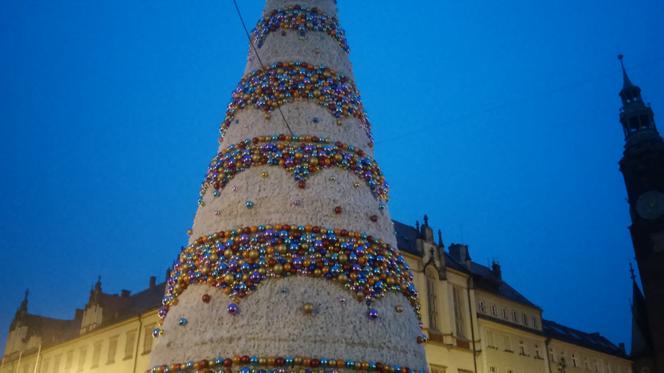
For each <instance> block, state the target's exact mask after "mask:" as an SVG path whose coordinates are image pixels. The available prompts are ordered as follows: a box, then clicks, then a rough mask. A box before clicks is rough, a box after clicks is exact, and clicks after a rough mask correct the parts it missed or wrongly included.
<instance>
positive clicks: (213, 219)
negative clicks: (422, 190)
mask: <svg viewBox="0 0 664 373" xmlns="http://www.w3.org/2000/svg"><path fill="white" fill-rule="evenodd" d="M348 55H349V47H348V43H347V41H346V38H345V35H344V32H343V30H342V29H341V28H340V26H339V23H338V20H337V18H336V1H334V0H298V1H293V0H268V1H267V4H266V6H265V9H264V13H263V18H262V19H261V20H260V21H259V22H258V24H257V25H256V28H255V29H254V30H253V32H252V33H251V43H250V51H249V58H248V61H247V67H246V70H245V74H244V76H243V77H242V79H241V81H240V83H239V85H238V87H237V88H236V89H235V91H234V92H233V94H232V100H231V103H230V104H229V106H228V109H227V112H226V117H225V119H224V121H223V122H222V124H221V134H220V146H219V149H218V153H217V155H216V156H215V157H214V158H213V160H212V162H211V163H210V166H209V168H208V170H207V174H206V177H205V179H204V181H203V185H202V187H201V192H200V199H199V208H198V211H197V213H196V217H195V219H194V224H193V226H192V228H191V230H190V231H189V232H188V233H189V234H190V239H189V244H188V245H187V246H186V247H184V248H183V249H182V251H181V253H180V255H179V257H178V258H177V260H176V262H175V264H174V266H173V268H172V271H171V275H170V277H169V279H168V283H167V289H166V294H165V297H164V302H163V303H164V305H163V307H162V309H161V310H160V313H159V314H160V317H161V318H162V323H161V325H160V326H159V327H158V328H156V329H155V330H154V331H153V334H154V336H155V337H156V338H157V344H156V346H155V349H154V351H153V353H152V366H154V368H153V369H152V371H153V372H167V371H170V372H177V371H180V370H181V371H192V372H193V371H224V370H233V371H240V370H243V371H252V370H256V371H259V370H264V371H275V370H276V371H278V370H286V371H290V370H303V369H305V370H306V369H313V370H337V371H344V370H376V371H390V372H392V371H417V370H426V369H427V368H426V361H425V357H424V350H423V347H422V345H421V344H422V343H423V342H424V340H425V338H424V336H423V334H422V331H421V330H420V321H419V301H418V299H417V293H416V291H415V287H414V285H413V283H412V274H411V272H410V270H409V268H408V265H407V263H406V261H405V259H404V258H403V257H402V256H401V255H400V253H399V252H398V250H397V247H396V238H395V235H394V230H393V226H392V221H391V219H390V216H389V213H388V211H387V208H386V203H387V199H388V186H387V184H386V182H385V179H384V177H383V174H382V172H381V170H380V168H379V167H378V164H377V163H376V162H375V161H374V159H373V157H372V156H373V140H372V138H371V130H370V124H369V120H368V118H367V115H366V113H365V111H364V108H363V106H362V103H361V101H360V94H359V91H358V89H357V87H356V86H355V83H354V81H353V73H352V68H351V64H350V60H349V57H348Z"/></svg>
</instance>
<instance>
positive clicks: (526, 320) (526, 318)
mask: <svg viewBox="0 0 664 373" xmlns="http://www.w3.org/2000/svg"><path fill="white" fill-rule="evenodd" d="M521 316H522V318H523V325H525V326H528V315H526V313H525V312H524V313H523V315H521Z"/></svg>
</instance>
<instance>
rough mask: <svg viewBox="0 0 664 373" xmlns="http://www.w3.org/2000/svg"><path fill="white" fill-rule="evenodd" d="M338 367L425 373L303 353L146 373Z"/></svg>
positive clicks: (271, 372) (269, 372) (270, 372)
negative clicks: (308, 355)
mask: <svg viewBox="0 0 664 373" xmlns="http://www.w3.org/2000/svg"><path fill="white" fill-rule="evenodd" d="M337 369H347V370H358V371H365V372H380V373H424V370H421V369H420V370H416V369H412V368H408V367H402V366H399V365H389V364H384V363H381V362H375V361H356V360H344V359H326V358H307V357H301V356H297V357H294V356H283V357H281V356H270V357H258V356H249V355H244V356H239V355H236V356H233V357H232V358H223V357H217V358H214V359H209V360H198V361H188V362H186V363H183V364H178V363H175V364H170V365H161V366H157V367H154V368H152V369H148V370H147V373H177V372H183V373H184V372H187V373H189V372H191V373H193V372H208V371H209V372H225V371H233V372H236V371H239V372H241V373H283V372H292V371H305V372H329V371H336V370H337Z"/></svg>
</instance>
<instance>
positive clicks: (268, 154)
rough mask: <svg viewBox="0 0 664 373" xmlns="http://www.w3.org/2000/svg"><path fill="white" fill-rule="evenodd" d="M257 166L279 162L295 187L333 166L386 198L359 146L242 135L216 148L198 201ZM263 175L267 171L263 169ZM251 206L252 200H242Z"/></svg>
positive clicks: (382, 182) (379, 174) (381, 198)
mask: <svg viewBox="0 0 664 373" xmlns="http://www.w3.org/2000/svg"><path fill="white" fill-rule="evenodd" d="M257 166H279V167H282V168H284V169H285V170H286V171H287V172H289V173H291V174H292V175H293V177H294V179H295V180H296V182H297V183H298V186H299V187H301V188H302V187H305V186H306V180H307V178H308V177H309V176H311V175H313V174H315V173H316V172H318V171H320V170H322V169H325V168H331V167H337V168H341V169H344V170H348V171H350V172H352V173H354V174H355V175H356V176H357V177H358V178H360V179H361V180H364V182H365V183H366V184H367V186H368V187H369V188H370V189H371V192H372V194H373V195H374V197H376V198H377V199H378V200H379V201H382V202H385V201H387V198H388V191H389V187H388V185H387V183H386V182H385V177H384V176H383V173H382V172H381V171H380V168H379V167H378V164H377V163H376V162H375V161H374V160H373V159H372V158H370V157H368V156H367V155H366V153H365V152H364V151H363V150H362V149H358V148H356V147H354V146H352V145H347V144H343V143H341V142H335V143H331V142H329V141H328V140H326V139H324V138H321V137H316V136H288V135H275V136H261V137H255V138H253V139H246V140H244V141H242V142H240V143H237V144H233V145H231V146H229V147H227V148H225V149H224V150H222V151H221V152H219V153H218V154H217V155H216V156H215V157H214V158H213V159H212V162H210V166H209V168H208V171H207V174H206V177H205V181H204V182H203V186H202V187H201V192H200V199H199V204H201V203H203V197H204V196H205V194H206V193H207V191H208V190H210V189H212V190H213V193H212V194H213V196H214V197H219V196H220V195H221V190H222V189H223V188H224V187H225V186H226V185H227V184H228V183H229V182H230V181H231V179H233V177H235V175H237V174H239V173H240V172H242V171H245V170H247V169H249V168H251V167H257ZM262 176H263V177H267V176H268V174H267V173H263V175H262ZM245 206H246V207H247V208H253V207H254V203H253V202H252V201H246V202H245Z"/></svg>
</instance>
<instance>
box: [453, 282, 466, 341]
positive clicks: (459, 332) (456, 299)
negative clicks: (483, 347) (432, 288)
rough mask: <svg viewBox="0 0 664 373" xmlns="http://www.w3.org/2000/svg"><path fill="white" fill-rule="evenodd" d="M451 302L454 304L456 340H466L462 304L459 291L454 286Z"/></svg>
mask: <svg viewBox="0 0 664 373" xmlns="http://www.w3.org/2000/svg"><path fill="white" fill-rule="evenodd" d="M452 301H453V303H454V324H455V327H456V328H455V330H456V336H457V338H466V328H465V321H464V318H463V316H464V314H463V307H462V304H463V303H461V302H462V298H461V290H460V289H459V288H458V287H456V286H453V287H452Z"/></svg>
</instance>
